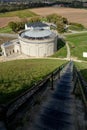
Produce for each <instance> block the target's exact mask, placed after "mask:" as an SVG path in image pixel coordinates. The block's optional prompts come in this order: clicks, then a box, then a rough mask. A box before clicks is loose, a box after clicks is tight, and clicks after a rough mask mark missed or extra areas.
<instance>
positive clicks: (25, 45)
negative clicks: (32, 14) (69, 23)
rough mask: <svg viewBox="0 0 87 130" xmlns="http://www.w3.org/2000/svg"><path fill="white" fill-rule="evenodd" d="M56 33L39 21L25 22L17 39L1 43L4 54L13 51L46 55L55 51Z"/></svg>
mask: <svg viewBox="0 0 87 130" xmlns="http://www.w3.org/2000/svg"><path fill="white" fill-rule="evenodd" d="M57 39H58V36H57V33H56V32H54V31H52V30H50V27H49V26H48V25H47V24H45V23H41V22H37V23H31V24H28V25H27V24H26V26H25V30H24V31H22V32H20V33H19V35H18V39H16V40H13V41H9V42H6V43H3V44H2V45H1V48H2V52H3V55H4V56H10V55H13V54H15V53H17V54H25V55H27V56H30V57H47V56H50V55H53V54H54V52H55V51H57Z"/></svg>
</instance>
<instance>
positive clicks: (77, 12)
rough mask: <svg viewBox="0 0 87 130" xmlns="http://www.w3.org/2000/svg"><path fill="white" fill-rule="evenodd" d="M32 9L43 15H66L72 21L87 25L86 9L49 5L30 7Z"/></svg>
mask: <svg viewBox="0 0 87 130" xmlns="http://www.w3.org/2000/svg"><path fill="white" fill-rule="evenodd" d="M30 11H32V12H34V13H36V14H38V15H41V16H46V15H49V14H53V13H57V14H59V15H62V16H63V17H66V18H67V19H68V20H69V21H70V22H75V23H81V24H83V25H84V26H85V27H87V10H86V9H76V8H58V7H48V8H35V9H30ZM43 12H44V13H43Z"/></svg>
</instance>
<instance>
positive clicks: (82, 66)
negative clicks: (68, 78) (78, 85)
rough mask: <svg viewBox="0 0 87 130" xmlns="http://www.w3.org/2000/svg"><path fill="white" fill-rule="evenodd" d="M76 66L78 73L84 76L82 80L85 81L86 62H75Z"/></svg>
mask: <svg viewBox="0 0 87 130" xmlns="http://www.w3.org/2000/svg"><path fill="white" fill-rule="evenodd" d="M75 65H76V67H77V68H78V69H79V71H80V73H81V74H82V76H83V77H84V80H85V81H86V82H87V63H84V62H83V63H82V62H81V63H78V62H75Z"/></svg>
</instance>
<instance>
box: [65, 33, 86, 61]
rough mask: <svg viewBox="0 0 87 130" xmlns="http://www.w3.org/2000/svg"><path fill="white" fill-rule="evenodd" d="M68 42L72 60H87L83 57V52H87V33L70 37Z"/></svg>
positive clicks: (67, 37)
mask: <svg viewBox="0 0 87 130" xmlns="http://www.w3.org/2000/svg"><path fill="white" fill-rule="evenodd" d="M66 40H67V41H68V43H69V46H70V51H71V58H74V59H79V60H87V58H84V57H83V52H87V33H80V34H72V35H68V36H66Z"/></svg>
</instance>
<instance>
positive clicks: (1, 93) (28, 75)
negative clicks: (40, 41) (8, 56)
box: [0, 59, 66, 103]
mask: <svg viewBox="0 0 87 130" xmlns="http://www.w3.org/2000/svg"><path fill="white" fill-rule="evenodd" d="M65 62H66V61H59V60H54V59H53V60H51V59H35V60H16V61H9V62H3V63H0V103H6V102H8V101H10V100H11V99H13V98H15V97H16V96H18V95H19V94H20V93H22V92H24V91H25V90H27V89H29V88H30V87H31V86H32V85H33V84H35V83H36V82H38V81H39V80H42V79H43V77H44V76H46V75H47V74H49V73H50V72H52V71H53V70H54V69H56V68H57V67H58V66H60V65H61V64H63V63H65Z"/></svg>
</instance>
